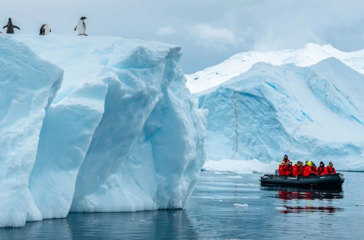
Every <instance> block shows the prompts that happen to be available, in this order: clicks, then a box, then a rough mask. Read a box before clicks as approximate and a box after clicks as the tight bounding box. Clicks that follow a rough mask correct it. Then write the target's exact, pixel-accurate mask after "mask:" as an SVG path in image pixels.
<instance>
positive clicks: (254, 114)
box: [188, 44, 364, 170]
mask: <svg viewBox="0 0 364 240" xmlns="http://www.w3.org/2000/svg"><path fill="white" fill-rule="evenodd" d="M329 50H330V51H328V46H327V45H326V46H322V47H320V46H317V45H312V44H311V45H308V47H306V48H305V49H301V50H295V51H291V50H289V51H288V50H287V51H280V52H277V53H274V52H268V53H267V54H266V56H267V60H266V61H264V60H262V61H261V60H259V58H258V57H257V56H265V55H264V53H263V52H253V53H250V52H248V53H244V54H238V55H236V56H234V57H232V58H231V59H229V60H226V61H225V62H223V63H221V64H219V65H217V66H213V67H210V68H208V69H205V70H202V71H200V72H198V73H196V74H193V75H191V76H188V79H189V84H188V86H189V87H190V89H191V92H195V96H196V97H197V98H198V99H199V106H200V107H201V108H205V109H207V110H208V111H209V113H208V118H207V138H206V152H207V159H208V160H222V159H235V160H244V161H253V160H254V161H255V160H256V159H257V160H259V161H262V162H265V163H271V162H272V161H280V160H281V157H282V156H283V155H284V154H288V155H289V156H290V157H291V158H292V160H294V161H297V160H301V161H306V160H313V161H315V162H319V161H325V162H329V161H333V162H334V164H335V165H336V167H337V168H339V169H350V170H363V169H364V164H363V162H362V161H361V160H360V159H362V158H363V156H364V137H363V136H364V105H363V102H364V98H363V95H362V94H361V93H362V92H363V91H364V75H363V74H362V73H363V71H362V69H363V68H362V67H360V66H359V65H360V64H352V63H353V62H355V63H358V62H359V59H364V54H363V53H364V52H363V51H357V52H352V53H344V52H339V51H338V50H334V49H333V48H332V47H330V48H329ZM305 52H306V53H307V52H309V53H311V54H310V55H307V56H310V57H311V60H310V61H309V59H307V58H303V57H302V56H303V55H302V54H303V53H305ZM322 52H324V53H325V54H322ZM327 52H329V53H332V55H335V54H336V55H337V57H338V58H341V59H342V60H339V59H338V58H333V57H327V56H329V54H326V53H327ZM280 53H286V54H288V55H289V56H290V57H289V58H287V59H286V60H285V61H283V60H282V61H281V62H276V61H271V62H267V61H269V60H272V59H283V56H284V55H283V56H281V55H280ZM275 54H277V55H275ZM238 56H245V57H247V56H254V58H253V60H254V61H255V60H257V61H258V62H257V63H255V64H253V65H252V66H251V67H247V68H241V69H239V68H238V67H237V68H232V69H231V68H230V67H231V66H236V65H235V64H236V61H237V57H238ZM315 56H316V57H315ZM317 56H319V57H317ZM286 57H287V56H286ZM269 58H270V59H269ZM354 59H355V61H354ZM245 60H246V61H253V60H249V59H248V58H245ZM298 60H300V61H298ZM303 60H304V61H303ZM318 60H319V61H318ZM287 62H288V63H287ZM289 62H290V63H289ZM300 65H301V66H300ZM302 65H303V66H302ZM225 67H226V68H225ZM217 69H219V70H220V72H223V73H226V74H227V75H225V77H226V79H224V76H220V75H219V74H212V73H213V72H215V71H217ZM220 72H219V73H220ZM240 72H241V73H240ZM228 74H231V78H230V75H229V76H228ZM236 74H237V75H236ZM235 75H236V76H235ZM196 76H199V77H196ZM196 78H197V79H196ZM191 81H193V82H191ZM224 161H225V162H226V160H224ZM235 163H236V162H235V161H234V164H235ZM210 165H211V166H215V165H216V164H212V163H211V164H208V165H207V166H210ZM232 168H237V167H236V166H235V167H234V166H232ZM214 169H216V167H215V168H214Z"/></svg>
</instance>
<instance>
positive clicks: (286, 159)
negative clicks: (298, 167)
mask: <svg viewBox="0 0 364 240" xmlns="http://www.w3.org/2000/svg"><path fill="white" fill-rule="evenodd" d="M287 162H290V160H289V158H288V155H287V154H285V155H284V157H283V159H282V163H284V164H286V163H287Z"/></svg>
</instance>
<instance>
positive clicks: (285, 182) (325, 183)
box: [260, 173, 345, 189]
mask: <svg viewBox="0 0 364 240" xmlns="http://www.w3.org/2000/svg"><path fill="white" fill-rule="evenodd" d="M344 180H345V179H344V175H342V174H341V173H338V174H332V175H325V176H310V177H290V176H278V175H273V174H266V175H264V176H262V177H261V178H260V182H261V185H262V186H280V187H300V188H301V187H302V188H320V189H341V186H342V184H343V182H344Z"/></svg>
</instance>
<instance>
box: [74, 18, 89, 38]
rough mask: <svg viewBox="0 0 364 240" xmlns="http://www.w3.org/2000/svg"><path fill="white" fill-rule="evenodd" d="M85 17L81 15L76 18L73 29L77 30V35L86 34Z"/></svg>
mask: <svg viewBox="0 0 364 240" xmlns="http://www.w3.org/2000/svg"><path fill="white" fill-rule="evenodd" d="M86 19H87V18H86V17H81V18H80V20H78V22H77V25H76V27H75V31H76V30H77V31H78V35H80V36H87V34H86V33H85V32H86V24H85V21H84V20H86Z"/></svg>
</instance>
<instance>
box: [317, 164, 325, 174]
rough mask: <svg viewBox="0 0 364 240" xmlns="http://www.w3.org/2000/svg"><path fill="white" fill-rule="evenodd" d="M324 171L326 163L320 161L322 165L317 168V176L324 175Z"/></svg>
mask: <svg viewBox="0 0 364 240" xmlns="http://www.w3.org/2000/svg"><path fill="white" fill-rule="evenodd" d="M324 171H325V164H324V162H320V166H319V167H318V168H317V172H316V174H317V176H322V175H324Z"/></svg>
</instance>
